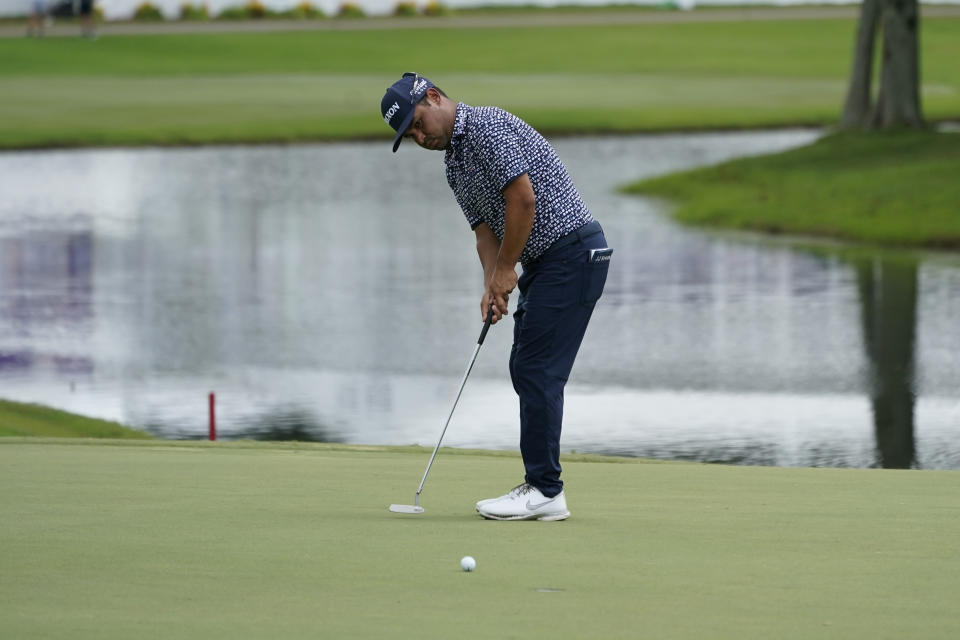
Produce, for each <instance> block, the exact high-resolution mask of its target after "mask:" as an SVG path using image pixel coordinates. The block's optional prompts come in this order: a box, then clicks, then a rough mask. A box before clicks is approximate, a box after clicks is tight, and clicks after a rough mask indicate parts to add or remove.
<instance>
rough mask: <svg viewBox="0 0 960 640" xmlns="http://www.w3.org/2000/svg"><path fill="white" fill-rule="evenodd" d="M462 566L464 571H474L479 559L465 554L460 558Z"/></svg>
mask: <svg viewBox="0 0 960 640" xmlns="http://www.w3.org/2000/svg"><path fill="white" fill-rule="evenodd" d="M460 568H461V569H463V570H464V571H473V570H474V569H476V568H477V561H476V560H474V559H473V556H463V557H462V558H461V559H460Z"/></svg>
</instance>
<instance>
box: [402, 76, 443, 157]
mask: <svg viewBox="0 0 960 640" xmlns="http://www.w3.org/2000/svg"><path fill="white" fill-rule="evenodd" d="M441 98H442V96H441V95H440V94H439V93H437V92H436V91H434V90H433V89H428V90H427V99H426V100H421V101H420V102H419V103H418V104H417V107H416V109H414V111H413V120H411V121H410V126H409V127H408V128H407V130H406V132H405V133H404V134H403V137H404V138H410V139H411V140H413V141H414V142H416V143H417V144H418V145H420V146H421V147H423V148H424V149H429V150H431V151H443V150H444V149H446V148H447V147H448V146H450V138H451V137H452V136H453V118H450V117H449V114H448V113H447V112H448V109H444V108H443V100H442V99H441Z"/></svg>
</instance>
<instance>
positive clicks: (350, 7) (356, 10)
mask: <svg viewBox="0 0 960 640" xmlns="http://www.w3.org/2000/svg"><path fill="white" fill-rule="evenodd" d="M366 15H367V14H366V13H364V11H363V8H362V7H360V5H356V4H353V3H352V2H344V3H343V4H341V5H340V11H338V12H337V17H338V18H363V17H364V16H366Z"/></svg>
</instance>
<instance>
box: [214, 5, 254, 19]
mask: <svg viewBox="0 0 960 640" xmlns="http://www.w3.org/2000/svg"><path fill="white" fill-rule="evenodd" d="M246 19H247V11H246V9H244V8H243V7H226V8H225V9H224V10H223V11H221V12H220V13H218V14H217V20H246Z"/></svg>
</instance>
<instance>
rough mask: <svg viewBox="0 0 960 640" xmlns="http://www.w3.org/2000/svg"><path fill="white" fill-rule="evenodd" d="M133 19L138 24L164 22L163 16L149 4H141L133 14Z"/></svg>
mask: <svg viewBox="0 0 960 640" xmlns="http://www.w3.org/2000/svg"><path fill="white" fill-rule="evenodd" d="M133 19H134V20H136V21H138V22H158V21H160V20H163V14H162V13H160V9H158V8H156V7H155V6H153V5H152V4H150V3H149V2H141V3H140V4H139V5H137V8H136V9H135V10H134V12H133Z"/></svg>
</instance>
